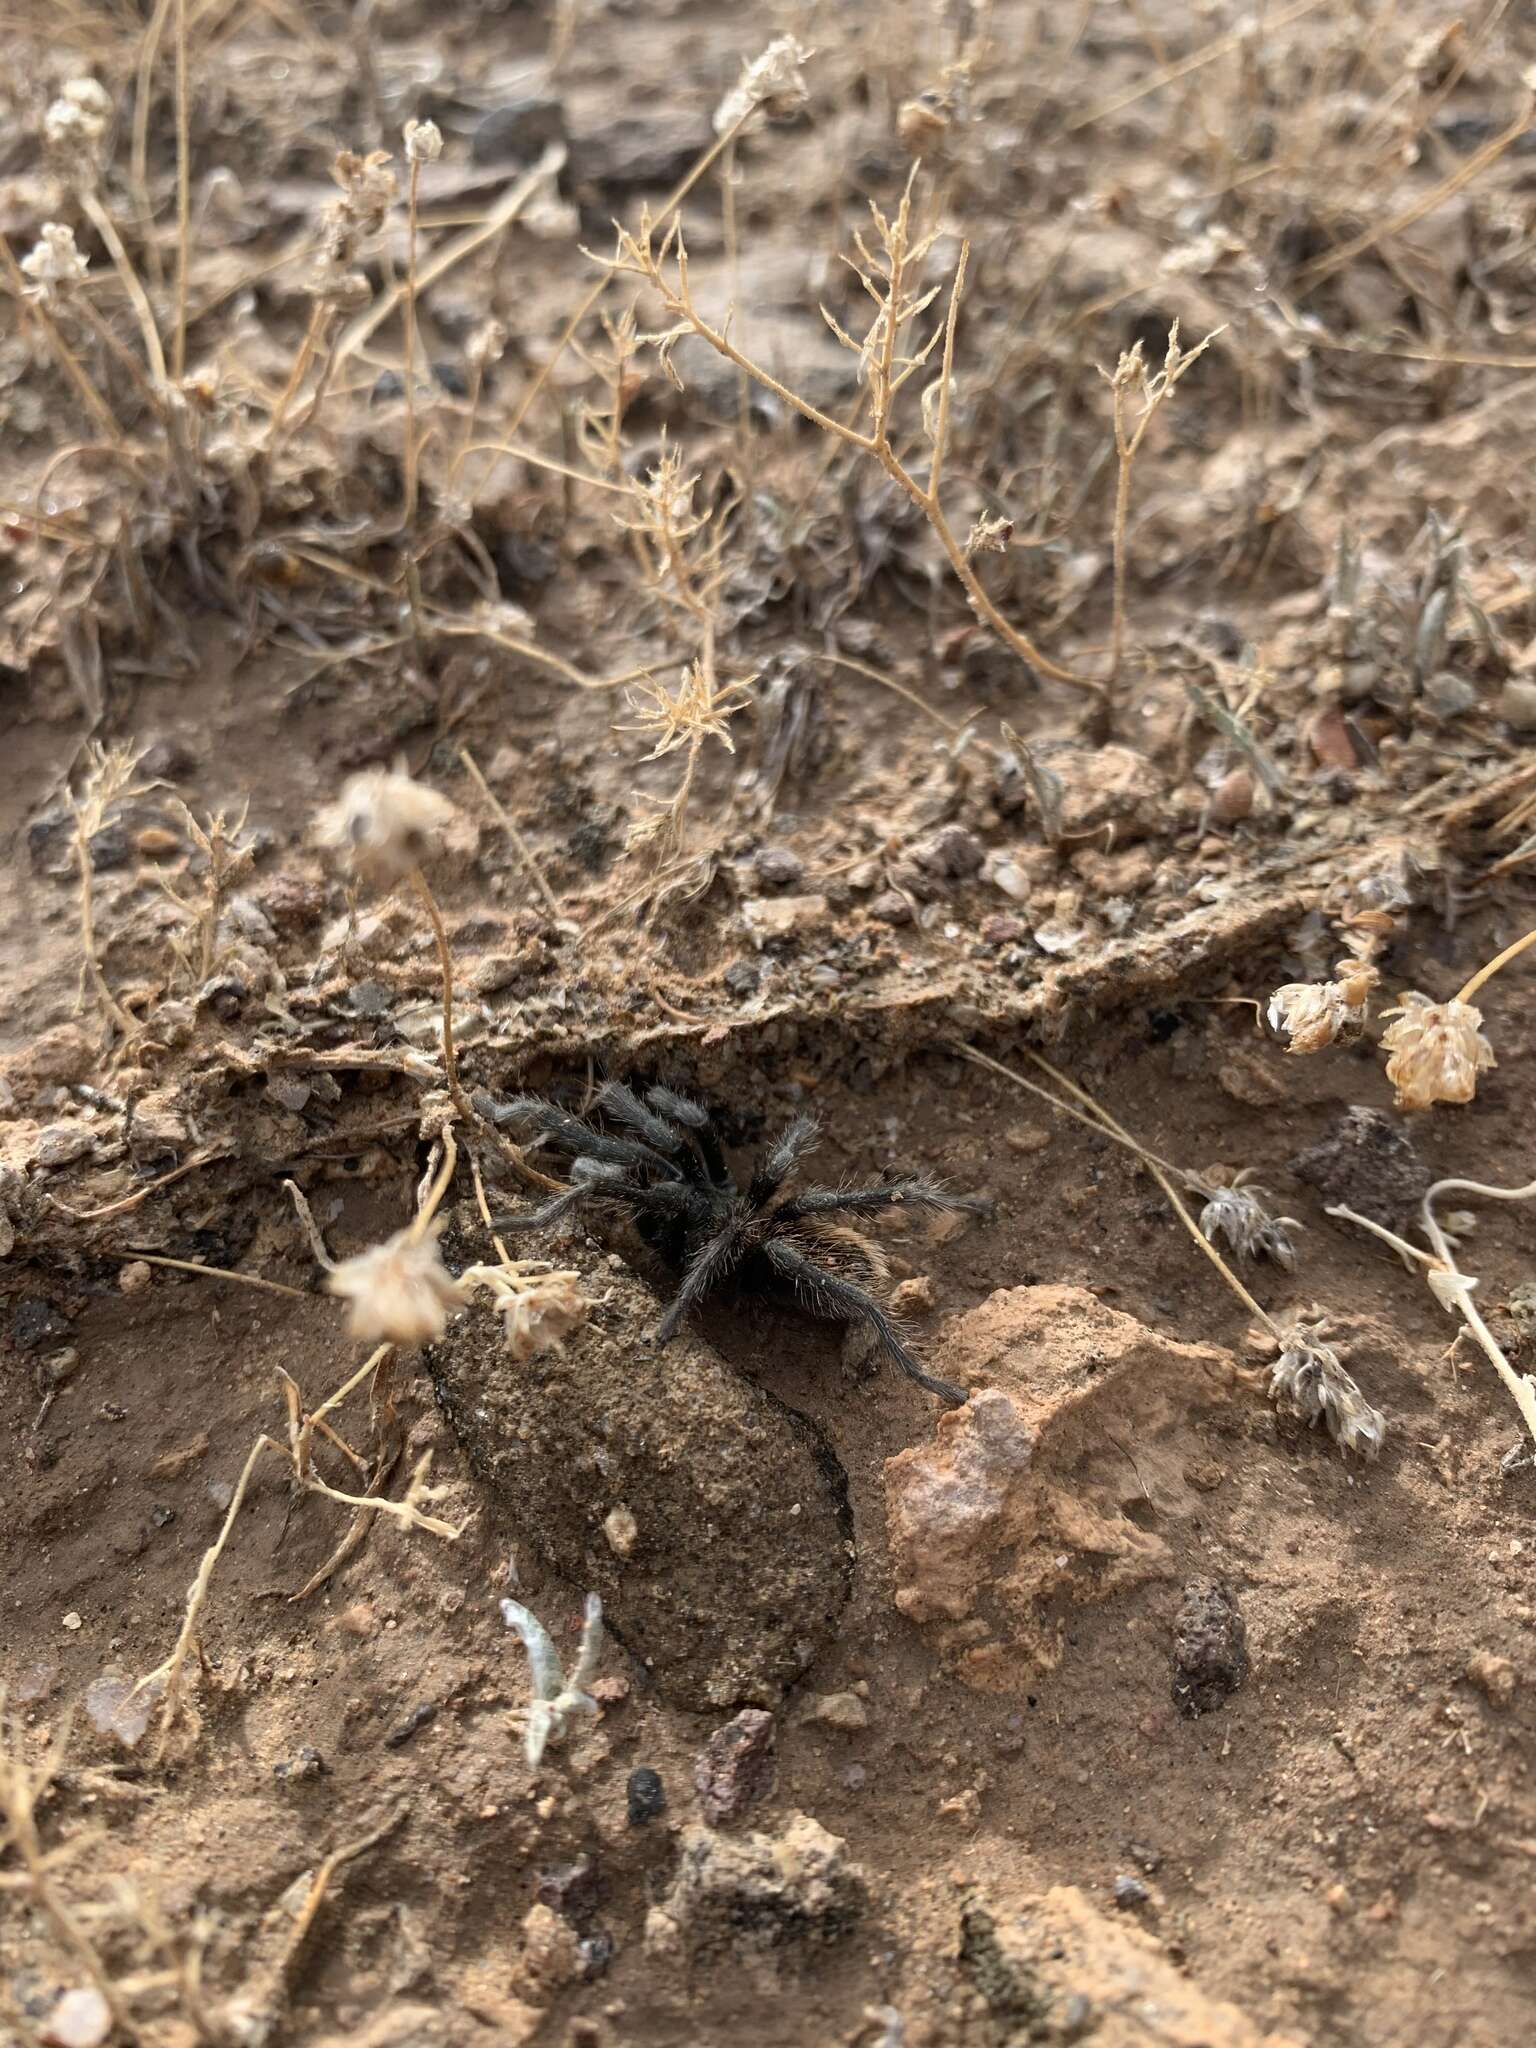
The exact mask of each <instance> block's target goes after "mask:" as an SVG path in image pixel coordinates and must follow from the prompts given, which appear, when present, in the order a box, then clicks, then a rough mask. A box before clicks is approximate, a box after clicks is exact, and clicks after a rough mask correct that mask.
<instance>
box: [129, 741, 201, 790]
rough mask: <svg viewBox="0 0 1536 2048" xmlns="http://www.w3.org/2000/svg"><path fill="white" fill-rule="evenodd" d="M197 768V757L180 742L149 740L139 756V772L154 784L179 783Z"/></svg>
mask: <svg viewBox="0 0 1536 2048" xmlns="http://www.w3.org/2000/svg"><path fill="white" fill-rule="evenodd" d="M196 766H197V756H196V755H195V754H194V753H193V751H192V749H191V748H190V747H189V746H187V745H185V743H184V742H183V741H181V740H173V739H161V740H151V741H150V743H149V745H148V746H147V747H146V748H145V749H144V751H143V753H142V754H140V756H139V772H140V774H141V775H144V776H146V777H149V778H151V779H153V780H154V781H156V782H180V781H181V779H182V777H183V776H184V775H190V774H191V773H192V770H193V769H194V768H195V767H196Z"/></svg>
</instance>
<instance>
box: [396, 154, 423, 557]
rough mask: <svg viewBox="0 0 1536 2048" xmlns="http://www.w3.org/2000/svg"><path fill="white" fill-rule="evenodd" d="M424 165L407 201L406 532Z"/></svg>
mask: <svg viewBox="0 0 1536 2048" xmlns="http://www.w3.org/2000/svg"><path fill="white" fill-rule="evenodd" d="M420 191H421V165H420V164H419V163H417V162H416V161H415V159H414V158H413V159H412V162H411V179H410V185H409V188H408V190H407V193H406V202H405V217H406V230H405V236H406V239H405V508H404V512H403V514H402V517H401V526H402V529H407V530H408V529H409V527H410V524H411V521H412V520H413V519H414V518H415V517H416V465H417V460H418V455H419V450H418V448H417V443H416V224H417V209H418V200H419V197H420Z"/></svg>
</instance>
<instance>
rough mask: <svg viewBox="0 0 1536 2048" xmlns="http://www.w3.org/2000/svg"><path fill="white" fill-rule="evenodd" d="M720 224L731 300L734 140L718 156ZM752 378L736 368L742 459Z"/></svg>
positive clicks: (737, 258) (735, 280)
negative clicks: (723, 238) (723, 239)
mask: <svg viewBox="0 0 1536 2048" xmlns="http://www.w3.org/2000/svg"><path fill="white" fill-rule="evenodd" d="M720 225H721V228H722V231H723V233H724V237H725V264H726V272H727V275H728V276H729V278H730V281H731V303H732V305H737V304H739V303H740V299H741V243H740V240H739V237H738V233H737V227H736V144H735V143H734V141H733V142H731V143H730V144H729V145H728V147H727V148H726V149H725V150H724V151H723V152H722V153H721V157H720ZM751 391H752V380H751V379H750V378H749V377H748V375H747V373H746V371H745V370H741V369H738V370H737V372H736V445H737V451H738V453H739V454H740V455H741V456H742V458H743V459H745V457H746V452H747V446H748V443H749V442H750V441H751V438H752V398H751Z"/></svg>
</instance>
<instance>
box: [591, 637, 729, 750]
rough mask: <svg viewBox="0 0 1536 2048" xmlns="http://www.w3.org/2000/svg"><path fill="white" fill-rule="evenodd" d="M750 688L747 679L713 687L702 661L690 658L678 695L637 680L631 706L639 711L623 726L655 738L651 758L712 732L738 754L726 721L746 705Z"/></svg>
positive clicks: (678, 688)
mask: <svg viewBox="0 0 1536 2048" xmlns="http://www.w3.org/2000/svg"><path fill="white" fill-rule="evenodd" d="M749 689H750V685H749V684H747V683H724V684H721V685H719V686H718V687H714V688H712V687H711V685H710V683H709V680H708V678H707V677H706V676H705V674H704V669H703V666H702V664H701V663H699V662H697V661H694V662H690V663H689V665H688V667H687V668H685V669H684V670H683V679H682V681H681V683H679V685H678V687H677V691H676V693H675V695H672V696H668V694H667V692H666V690H665V688H664V687H663V686H662V684H660V683H655V682H651V681H649V680H647V681H646V682H643V683H637V684H636V685H635V687H634V689H632V690H631V691H630V692H629V708H630V709H631V711H633V712H634V713H635V714H636V715H635V722H634V724H633V725H627V726H622V727H620V730H621V731H623V732H638V733H643V734H644V735H645V736H646V737H647V738H648V739H654V740H655V742H656V744H655V746H653V747H652V749H651V751H650V752H649V754H647V755H646V757H645V758H646V759H647V760H648V761H655V760H659V759H660V757H661V756H662V755H663V754H670V753H671V752H672V750H673V748H674V747H681V746H684V745H687V744H688V743H690V742H698V741H702V740H704V739H706V738H707V737H709V736H710V735H711V734H713V736H714V737H715V738H716V739H717V740H720V741H721V742H722V743H723V744H724V746H725V748H726V750H727V752H728V753H732V754H734V753H735V751H736V743H735V741H734V740H733V739H732V738H731V733H730V728H729V726H728V724H727V722H726V721H727V720H728V719H731V718H734V717H735V715H736V713H737V712H738V711H740V710H741V709H742V708H743V707H744V705H745V704H746V701H747V694H748V691H749Z"/></svg>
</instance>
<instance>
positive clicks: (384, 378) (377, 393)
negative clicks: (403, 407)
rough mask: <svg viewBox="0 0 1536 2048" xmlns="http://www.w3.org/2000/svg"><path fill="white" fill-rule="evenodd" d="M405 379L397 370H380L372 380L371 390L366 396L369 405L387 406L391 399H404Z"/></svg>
mask: <svg viewBox="0 0 1536 2048" xmlns="http://www.w3.org/2000/svg"><path fill="white" fill-rule="evenodd" d="M404 396H405V379H404V378H403V377H402V376H401V374H400V372H399V371H398V370H381V371H380V372H379V374H378V376H377V377H375V378H374V380H373V389H372V390H371V391H370V392H369V394H368V403H369V404H370V405H387V404H388V403H389V402H390V400H391V399H394V398H404Z"/></svg>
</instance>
